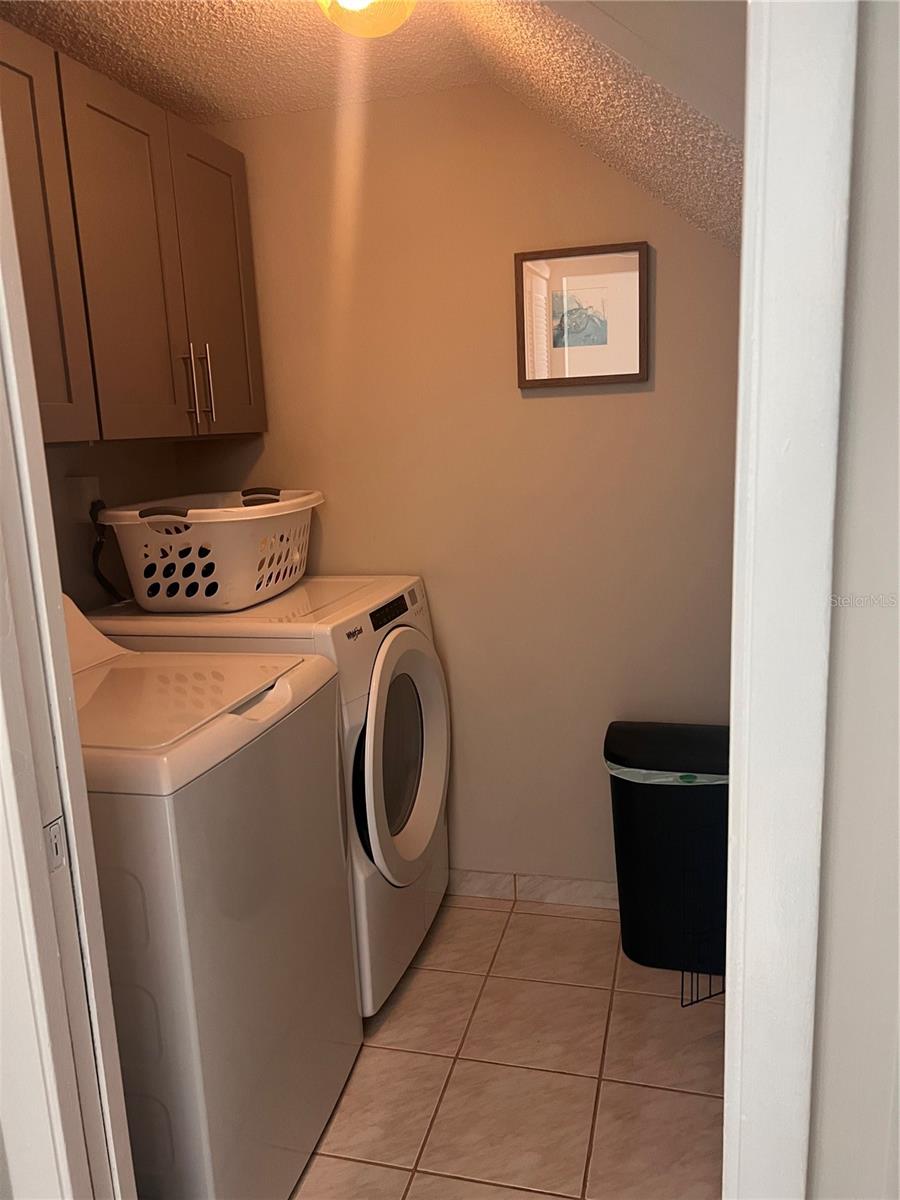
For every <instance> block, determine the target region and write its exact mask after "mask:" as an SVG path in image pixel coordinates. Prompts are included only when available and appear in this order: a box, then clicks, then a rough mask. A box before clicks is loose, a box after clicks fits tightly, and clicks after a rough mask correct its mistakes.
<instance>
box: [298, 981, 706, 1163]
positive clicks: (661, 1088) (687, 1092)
mask: <svg viewBox="0 0 900 1200" xmlns="http://www.w3.org/2000/svg"><path fill="white" fill-rule="evenodd" d="M505 978H506V976H505V975H490V976H486V977H485V979H505ZM513 982H514V983H531V982H533V981H532V980H527V979H526V980H513ZM535 982H540V980H537V981H535ZM551 986H553V987H568V986H569V985H568V984H553V985H551ZM483 990H484V989H483V988H481V989H479V992H478V997H477V998H476V1001H475V1003H476V1005H477V1003H478V999H480V997H481V992H482V991H483ZM587 990H589V991H608V992H609V993H610V1008H611V1007H612V996H613V993H612V991H611V990H610V989H609V988H589V989H587ZM628 994H631V993H628ZM472 1011H473V1014H474V1011H475V1010H474V1009H473V1010H472ZM466 1032H468V1026H467V1027H466ZM463 1037H465V1034H463ZM363 1045H365V1046H367V1047H368V1048H369V1049H370V1050H386V1051H387V1052H388V1053H390V1054H416V1055H418V1056H419V1057H420V1058H443V1059H445V1060H447V1061H450V1062H453V1061H455V1060H456V1059H459V1060H460V1061H461V1062H476V1063H483V1064H484V1065H485V1066H488V1067H509V1069H510V1070H511V1071H539V1072H541V1073H542V1074H544V1075H566V1076H568V1077H569V1078H570V1079H594V1080H596V1079H598V1078H599V1079H602V1080H603V1082H604V1083H618V1084H621V1085H622V1086H623V1087H636V1088H649V1089H650V1090H651V1091H653V1092H675V1093H676V1094H677V1095H679V1096H705V1097H706V1098H707V1099H709V1100H721V1099H722V1093H721V1092H700V1091H697V1089H696V1088H680V1087H673V1086H672V1085H671V1084H667V1083H647V1082H645V1081H644V1080H637V1079H621V1078H619V1077H618V1076H616V1075H597V1074H595V1073H593V1072H591V1073H590V1074H588V1072H586V1071H567V1070H565V1068H563V1067H536V1066H534V1064H533V1063H511V1062H501V1061H500V1060H499V1059H495V1058H470V1057H469V1056H468V1055H466V1054H462V1053H460V1051H456V1052H455V1053H453V1054H441V1053H439V1052H438V1051H437V1050H410V1049H408V1048H407V1047H406V1046H382V1045H380V1044H379V1043H378V1042H364V1043H363ZM604 1045H605V1040H604ZM461 1048H462V1043H460V1050H461ZM602 1057H603V1056H602V1055H601V1060H602ZM601 1070H602V1068H601ZM316 1153H320V1151H316ZM328 1157H329V1158H353V1155H352V1154H336V1153H335V1152H334V1151H328ZM356 1161H357V1162H368V1161H369V1160H368V1159H365V1158H360V1159H357V1160H356ZM381 1165H385V1164H381ZM386 1165H388V1166H396V1164H395V1163H388V1164H386ZM408 1169H409V1168H408V1167H399V1168H398V1170H404V1171H405V1170H408ZM435 1174H438V1175H439V1174H440V1172H439V1171H437V1172H435ZM517 1186H519V1185H517Z"/></svg>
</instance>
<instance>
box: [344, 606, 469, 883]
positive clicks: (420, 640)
mask: <svg viewBox="0 0 900 1200" xmlns="http://www.w3.org/2000/svg"><path fill="white" fill-rule="evenodd" d="M360 757H361V759H362V761H361V763H360V764H359V765H360V766H361V771H359V772H356V778H355V779H354V807H356V809H357V824H358V825H359V824H360V823H361V818H362V820H363V821H364V824H365V835H364V837H363V841H364V842H365V841H368V845H367V846H366V850H367V852H368V853H369V856H370V858H371V859H372V861H373V862H374V863H375V865H376V866H377V867H378V869H379V871H380V872H381V874H382V875H383V876H384V877H385V879H387V880H388V882H389V883H392V884H394V886H395V887H406V886H408V885H409V884H411V883H413V882H414V881H415V880H416V879H418V877H419V875H420V874H421V873H422V871H423V870H424V869H425V865H426V863H427V861H428V852H429V849H430V847H431V843H432V841H433V840H434V838H435V836H436V834H437V832H438V830H439V829H440V828H441V826H442V821H443V807H444V799H445V797H446V795H447V771H448V767H449V762H450V712H449V708H448V705H447V687H446V684H445V683H444V672H443V669H442V668H441V663H440V659H439V658H438V656H437V654H436V653H435V649H434V645H433V644H432V642H431V641H430V640H429V639H428V638H427V637H425V635H424V634H423V633H421V632H420V631H419V630H418V629H412V628H411V627H410V626H408V625H398V626H396V627H395V628H394V629H392V630H391V631H390V632H389V633H388V635H387V637H386V638H385V639H384V641H383V642H382V643H381V646H380V648H379V650H378V654H377V655H376V658H375V663H374V666H373V669H372V679H371V683H370V687H369V705H368V709H367V712H366V726H365V735H364V741H363V744H362V754H361V755H360ZM363 805H364V812H363V811H360V810H361V809H362V808H363Z"/></svg>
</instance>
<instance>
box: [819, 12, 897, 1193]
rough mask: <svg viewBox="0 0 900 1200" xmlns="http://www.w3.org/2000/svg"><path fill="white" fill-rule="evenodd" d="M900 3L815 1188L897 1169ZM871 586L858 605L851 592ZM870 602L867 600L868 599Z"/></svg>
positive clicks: (874, 288)
mask: <svg viewBox="0 0 900 1200" xmlns="http://www.w3.org/2000/svg"><path fill="white" fill-rule="evenodd" d="M897 16H898V9H897V5H896V4H892V3H871V2H870V3H864V4H863V5H862V6H861V9H860V41H859V60H858V72H857V108H856V121H855V145H854V176H853V192H852V200H851V221H850V249H849V263H848V283H847V313H846V330H845V351H844V379H843V396H842V415H841V433H840V436H841V445H840V456H839V464H838V492H837V521H836V529H835V538H836V540H835V564H834V591H835V594H836V596H837V597H845V598H847V599H848V600H850V601H851V604H850V605H849V606H846V607H844V606H838V607H835V608H834V610H833V613H832V644H831V675H830V691H829V723H828V752H827V760H826V792H825V810H824V827H823V847H822V897H821V912H820V942H819V971H818V992H817V1006H816V1032H815V1060H814V1083H813V1115H812V1128H811V1146H810V1177H809V1178H810V1183H809V1195H810V1196H812V1197H816V1200H819V1198H822V1200H825V1198H833V1200H845V1198H847V1197H857V1198H859V1197H862V1198H865V1200H875V1198H876V1197H877V1198H882V1197H884V1198H885V1200H887V1198H892V1200H893V1198H895V1197H896V1196H897V1195H898V1194H900V1186H898V1171H897V1129H898V1108H897V1022H898V996H897V938H898V928H897V849H898V841H897V833H898V831H897V794H898V791H897V789H898V773H897V717H898V713H897V662H898V641H897V608H896V607H893V606H890V604H889V603H888V605H887V606H881V605H879V604H877V603H875V604H873V603H869V602H865V598H866V597H868V596H878V595H882V594H883V595H886V596H887V595H893V596H894V603H895V604H896V595H897V590H898V588H897V582H898V581H897V536H898V529H897V452H898V441H897V394H898V376H897V328H898V305H897V268H898V246H897V221H898V211H897V133H898V130H897V101H898V96H897V47H898V20H897ZM854 597H856V598H859V600H858V601H857V602H856V603H853V602H852V601H853V598H854ZM859 601H862V603H860V602H859Z"/></svg>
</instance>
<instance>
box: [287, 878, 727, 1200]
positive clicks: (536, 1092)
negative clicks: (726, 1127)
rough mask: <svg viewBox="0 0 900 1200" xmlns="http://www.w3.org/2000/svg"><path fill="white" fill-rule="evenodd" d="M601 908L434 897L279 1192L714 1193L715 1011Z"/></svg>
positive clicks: (410, 1197) (719, 1032)
mask: <svg viewBox="0 0 900 1200" xmlns="http://www.w3.org/2000/svg"><path fill="white" fill-rule="evenodd" d="M679 989H680V977H679V975H678V974H676V972H674V971H651V970H648V969H646V968H644V967H638V966H636V965H635V964H634V963H631V962H629V961H628V959H626V958H624V957H623V956H622V954H621V950H620V947H619V927H618V921H617V914H616V913H615V912H611V911H608V910H603V909H584V908H573V907H571V906H566V905H552V904H537V903H529V902H524V901H518V902H516V903H515V904H514V903H513V901H511V900H477V899H469V898H468V897H456V896H454V897H448V899H447V901H446V902H445V904H444V907H443V908H442V909H441V912H440V913H439V914H438V917H437V920H436V921H435V924H434V927H433V929H432V931H431V933H430V934H429V936H428V938H427V939H426V942H425V944H424V945H423V947H422V949H421V950H420V952H419V954H418V956H417V958H416V960H415V962H414V963H413V965H412V966H411V967H410V969H409V970H408V971H407V973H406V975H405V976H404V978H403V980H402V981H401V983H400V985H399V986H398V988H397V989H396V991H395V992H394V995H393V996H392V997H391V999H390V1000H389V1001H388V1003H387V1004H386V1005H385V1007H384V1008H383V1009H382V1011H381V1012H380V1013H378V1014H377V1015H376V1016H375V1017H372V1018H371V1019H370V1020H369V1021H367V1022H366V1034H365V1045H364V1046H363V1049H362V1051H361V1052H360V1056H359V1058H358V1059H357V1062H356V1066H355V1067H354V1068H353V1073H352V1075H351V1076H350V1079H349V1080H348V1082H347V1086H346V1088H345V1089H344V1093H343V1095H342V1097H341V1100H340V1102H339V1104H338V1106H337V1109H336V1110H335V1113H334V1115H333V1117H332V1119H331V1121H330V1123H329V1125H328V1128H327V1129H326V1130H325V1133H324V1134H323V1135H322V1139H321V1141H320V1143H319V1146H318V1148H317V1152H316V1154H315V1155H314V1156H313V1158H312V1160H311V1162H310V1164H309V1166H308V1168H307V1170H306V1173H305V1174H304V1176H303V1179H302V1180H301V1182H300V1185H299V1188H298V1189H297V1192H296V1193H295V1200H541V1198H542V1197H543V1198H544V1200H547V1198H548V1197H576V1198H582V1197H587V1198H588V1200H714V1198H715V1197H718V1196H720V1195H721V1189H720V1182H719V1177H720V1172H721V1130H722V1099H721V1096H722V1052H723V1042H724V1016H725V1009H724V1005H723V1004H722V1003H717V1002H707V1003H704V1004H700V1005H697V1006H696V1007H694V1008H688V1009H682V1008H681V1005H680V1003H679V1000H678V995H679Z"/></svg>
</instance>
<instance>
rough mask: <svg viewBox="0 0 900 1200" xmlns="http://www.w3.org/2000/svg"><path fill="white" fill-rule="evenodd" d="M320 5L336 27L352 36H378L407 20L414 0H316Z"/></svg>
mask: <svg viewBox="0 0 900 1200" xmlns="http://www.w3.org/2000/svg"><path fill="white" fill-rule="evenodd" d="M318 5H319V8H321V10H322V12H323V13H324V14H325V16H326V17H327V18H328V20H329V21H330V22H331V23H332V25H336V26H337V27H338V29H341V30H343V32H344V33H352V34H353V36H354V37H363V38H379V37H385V36H386V35H387V34H389V33H393V32H394V30H395V29H399V28H400V26H401V25H402V24H403V22H404V21H407V20H408V19H409V17H410V14H411V13H412V10H413V9H414V8H415V7H416V0H318Z"/></svg>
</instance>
